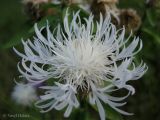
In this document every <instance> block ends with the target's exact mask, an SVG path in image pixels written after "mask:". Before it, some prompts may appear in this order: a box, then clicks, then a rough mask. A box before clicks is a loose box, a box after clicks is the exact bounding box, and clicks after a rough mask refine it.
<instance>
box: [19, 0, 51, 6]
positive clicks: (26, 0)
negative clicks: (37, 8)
mask: <svg viewBox="0 0 160 120" xmlns="http://www.w3.org/2000/svg"><path fill="white" fill-rule="evenodd" d="M48 2H50V0H23V1H22V3H23V4H28V3H33V4H34V5H37V4H42V3H48Z"/></svg>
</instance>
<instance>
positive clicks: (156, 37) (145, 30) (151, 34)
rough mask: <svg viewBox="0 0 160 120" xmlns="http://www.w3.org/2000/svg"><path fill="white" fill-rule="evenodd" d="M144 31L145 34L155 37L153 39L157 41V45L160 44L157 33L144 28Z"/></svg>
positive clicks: (159, 37)
mask: <svg viewBox="0 0 160 120" xmlns="http://www.w3.org/2000/svg"><path fill="white" fill-rule="evenodd" d="M142 30H143V32H145V33H147V34H148V35H150V36H151V37H153V39H154V40H155V42H156V43H158V44H160V36H159V34H158V33H157V32H156V31H154V30H150V29H148V28H143V29H142Z"/></svg>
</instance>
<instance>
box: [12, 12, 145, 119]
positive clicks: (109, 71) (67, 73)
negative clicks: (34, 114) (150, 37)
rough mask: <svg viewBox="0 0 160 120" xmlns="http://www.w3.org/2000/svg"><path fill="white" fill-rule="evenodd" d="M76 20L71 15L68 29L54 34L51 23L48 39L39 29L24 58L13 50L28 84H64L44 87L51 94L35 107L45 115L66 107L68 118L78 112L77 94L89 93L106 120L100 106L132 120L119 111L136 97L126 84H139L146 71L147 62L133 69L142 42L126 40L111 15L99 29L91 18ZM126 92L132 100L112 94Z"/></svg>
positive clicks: (42, 98) (65, 21)
mask: <svg viewBox="0 0 160 120" xmlns="http://www.w3.org/2000/svg"><path fill="white" fill-rule="evenodd" d="M73 16H74V17H73V19H72V21H71V23H69V21H68V14H66V16H65V18H64V22H63V25H64V26H63V28H64V30H63V29H62V27H60V25H58V27H57V29H55V30H54V31H55V32H54V33H51V31H50V30H49V25H48V24H47V26H46V32H47V35H46V36H44V35H42V33H41V31H42V30H44V28H45V27H43V28H42V29H40V30H39V29H38V27H37V24H35V32H36V37H34V40H33V41H31V40H27V41H22V43H23V45H24V52H25V53H24V54H22V53H20V52H18V51H17V50H16V49H14V50H15V51H16V53H17V54H18V55H19V56H21V57H22V61H21V62H20V63H19V64H18V69H19V71H20V73H21V74H22V76H23V77H25V78H26V79H27V80H28V81H30V82H34V83H40V82H43V81H46V80H48V79H50V78H57V79H59V83H57V82H56V81H54V82H55V84H56V85H53V86H52V87H50V86H43V87H41V88H43V89H45V90H47V91H46V92H45V95H42V96H41V97H40V98H41V100H40V101H38V102H37V103H36V106H37V107H39V108H41V109H42V112H47V111H49V110H51V109H53V108H54V109H57V110H61V109H63V108H65V107H67V110H66V112H65V114H64V116H65V117H68V116H69V115H70V113H71V110H72V109H73V107H75V108H77V107H78V106H79V102H78V100H77V95H80V94H79V93H83V92H86V91H87V93H89V94H88V96H89V102H90V103H91V104H93V105H94V104H96V105H97V107H98V111H99V114H100V117H101V120H105V112H104V109H103V106H102V104H101V102H104V103H106V104H108V105H109V106H111V107H112V108H113V109H115V110H116V111H118V112H120V113H122V114H125V115H130V114H129V113H127V112H124V111H122V110H120V109H119V108H118V107H120V106H123V105H124V104H125V103H124V102H122V101H123V100H124V99H125V98H126V97H128V96H129V95H130V93H131V92H132V94H134V92H135V91H134V88H133V87H132V86H131V85H128V84H127V82H128V81H129V80H137V79H139V78H140V77H142V75H143V74H144V73H145V71H146V70H147V66H146V65H145V64H144V63H141V64H140V65H139V66H138V67H136V66H135V64H134V55H135V54H137V53H138V52H139V51H140V50H141V48H142V42H141V40H140V39H139V38H134V39H133V41H132V42H131V43H130V42H129V38H128V39H125V37H124V36H125V28H122V29H119V30H116V27H115V26H114V25H113V24H112V23H111V22H110V17H109V16H108V17H106V18H105V19H103V18H102V16H101V17H100V21H99V22H97V24H96V26H95V25H94V21H93V16H92V15H90V16H89V18H88V19H87V18H85V19H84V20H85V24H84V23H83V24H82V23H81V19H80V16H79V12H77V13H76V14H75V15H73ZM95 29H96V31H95ZM126 43H127V46H126ZM138 46H139V47H138ZM137 48H138V49H137ZM122 88H125V89H127V90H128V91H129V92H128V95H126V96H124V97H113V96H111V95H110V93H112V92H114V91H119V90H121V89H122ZM79 91H81V92H79ZM47 101H50V102H49V103H46V102H47ZM100 101H101V102H100Z"/></svg>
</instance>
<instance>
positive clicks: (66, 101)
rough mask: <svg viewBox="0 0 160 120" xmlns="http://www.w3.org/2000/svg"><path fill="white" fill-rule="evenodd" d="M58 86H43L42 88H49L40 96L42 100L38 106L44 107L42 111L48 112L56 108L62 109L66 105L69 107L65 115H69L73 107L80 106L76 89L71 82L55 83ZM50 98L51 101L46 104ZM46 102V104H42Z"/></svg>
mask: <svg viewBox="0 0 160 120" xmlns="http://www.w3.org/2000/svg"><path fill="white" fill-rule="evenodd" d="M55 84H56V86H52V87H50V86H45V87H41V88H42V89H46V90H48V91H47V92H46V94H45V95H43V96H40V98H41V100H39V101H38V102H37V103H36V106H37V107H39V108H42V109H46V110H42V111H41V112H47V111H50V110H51V109H53V108H55V109H56V110H61V109H63V108H64V107H66V106H68V107H67V110H66V112H65V113H64V116H65V117H68V116H69V115H70V113H71V111H72V109H73V107H76V108H77V107H78V106H79V102H78V100H77V98H76V96H75V94H76V90H75V88H74V87H72V86H71V85H70V84H65V85H63V84H60V83H55ZM47 100H49V101H50V102H49V103H47V104H45V102H46V101H47ZM39 104H40V105H39ZM41 104H44V105H41Z"/></svg>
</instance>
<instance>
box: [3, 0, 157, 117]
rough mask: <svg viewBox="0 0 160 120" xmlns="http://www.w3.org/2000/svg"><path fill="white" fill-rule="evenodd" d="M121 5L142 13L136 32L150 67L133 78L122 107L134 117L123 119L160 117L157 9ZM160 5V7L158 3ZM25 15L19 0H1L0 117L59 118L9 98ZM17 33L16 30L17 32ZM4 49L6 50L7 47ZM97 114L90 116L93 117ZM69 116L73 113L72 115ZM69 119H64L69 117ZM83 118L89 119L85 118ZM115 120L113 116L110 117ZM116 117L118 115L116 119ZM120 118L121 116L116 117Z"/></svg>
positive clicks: (136, 0)
mask: <svg viewBox="0 0 160 120" xmlns="http://www.w3.org/2000/svg"><path fill="white" fill-rule="evenodd" d="M119 7H120V8H135V9H136V10H137V11H138V13H139V14H140V15H141V17H142V16H143V18H142V19H143V21H142V27H141V29H140V30H139V31H138V34H139V35H140V38H142V40H143V46H144V47H143V50H142V51H141V52H140V54H139V56H138V57H140V58H142V59H143V60H144V62H146V63H147V65H148V67H149V69H148V72H147V73H146V74H145V76H144V77H143V78H142V79H140V80H138V81H134V82H133V83H131V84H133V85H134V86H135V88H136V94H135V95H134V96H130V97H129V99H128V104H127V105H126V106H125V107H124V109H125V110H127V111H129V112H133V113H135V115H133V116H123V119H124V120H160V104H159V102H160V93H159V90H160V12H159V11H160V10H159V8H158V6H156V7H155V6H146V5H145V1H144V0H120V4H119ZM159 7H160V6H159ZM27 24H28V23H27V16H26V15H25V14H24V10H23V6H22V4H21V1H20V0H1V1H0V47H1V49H0V120H12V119H13V120H23V119H24V120H25V119H26V120H45V119H47V120H48V119H49V120H51V118H52V120H57V119H58V120H61V119H62V117H59V118H57V117H56V118H55V116H54V115H56V116H63V114H62V113H60V112H56V111H52V112H50V114H47V115H42V114H40V113H39V111H38V110H36V109H35V108H34V109H32V108H26V107H22V106H19V105H17V104H15V102H14V101H13V100H12V99H11V91H12V90H13V87H14V85H15V83H14V81H13V80H14V78H16V77H17V76H18V74H19V73H18V70H17V67H16V65H17V62H18V60H19V58H18V57H17V55H16V54H15V53H14V52H13V49H12V47H11V48H8V47H9V46H12V45H14V44H15V43H16V42H18V41H19V39H20V38H21V37H25V32H26V34H27V30H29V29H28V28H29V27H31V25H30V24H29V25H27ZM17 33H19V34H18V35H17ZM6 48H7V49H6ZM86 112H88V114H89V113H93V111H85V110H81V111H80V112H78V114H74V115H77V117H75V118H76V119H77V120H84V116H83V114H84V113H86ZM17 113H21V114H29V115H30V117H29V118H17V117H16V118H9V117H6V116H5V115H6V114H17ZM95 114H97V115H91V116H93V117H94V119H95V120H98V119H99V118H98V117H97V116H98V113H95ZM71 116H72V115H71ZM70 119H71V118H68V119H66V120H70ZM85 120H92V118H91V119H89V117H86V118H85ZM113 120H114V119H113ZM115 120H118V118H115ZM119 120H122V119H119Z"/></svg>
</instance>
